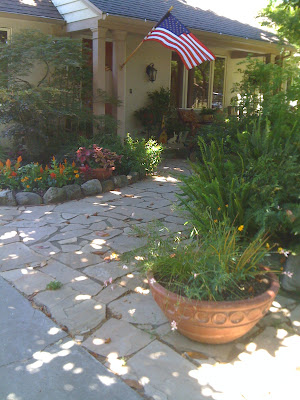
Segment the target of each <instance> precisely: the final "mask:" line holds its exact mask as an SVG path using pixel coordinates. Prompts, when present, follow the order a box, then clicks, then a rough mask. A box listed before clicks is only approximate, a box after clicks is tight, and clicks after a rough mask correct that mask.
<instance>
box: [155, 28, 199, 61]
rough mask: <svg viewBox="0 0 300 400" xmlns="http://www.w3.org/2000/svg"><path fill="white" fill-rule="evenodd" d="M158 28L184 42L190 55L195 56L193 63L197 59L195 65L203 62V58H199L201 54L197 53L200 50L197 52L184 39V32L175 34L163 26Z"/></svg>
mask: <svg viewBox="0 0 300 400" xmlns="http://www.w3.org/2000/svg"><path fill="white" fill-rule="evenodd" d="M156 30H157V31H162V32H166V34H167V35H171V36H173V37H174V39H175V40H176V41H179V42H180V43H182V45H183V46H184V49H185V51H186V52H187V53H188V55H189V57H191V55H192V56H194V57H192V60H193V61H192V63H193V64H195V61H196V62H197V63H196V64H195V65H198V63H200V64H201V63H202V62H203V60H201V58H199V55H198V54H197V53H199V50H197V52H195V51H194V49H193V48H192V47H191V46H190V43H187V42H186V41H185V40H184V36H185V35H184V34H182V35H180V36H177V35H175V34H173V33H172V32H170V31H168V30H166V29H163V28H157V29H156Z"/></svg>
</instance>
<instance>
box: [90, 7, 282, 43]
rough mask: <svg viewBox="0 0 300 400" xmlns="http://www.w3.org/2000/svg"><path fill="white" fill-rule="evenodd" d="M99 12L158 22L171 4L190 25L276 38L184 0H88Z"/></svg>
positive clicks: (233, 34) (176, 13) (231, 32)
mask: <svg viewBox="0 0 300 400" xmlns="http://www.w3.org/2000/svg"><path fill="white" fill-rule="evenodd" d="M89 1H90V2H91V3H93V4H94V5H95V6H97V7H98V8H99V9H100V10H101V11H102V12H103V13H108V14H112V15H118V16H123V17H131V18H138V19H142V20H145V19H147V20H150V21H155V22H158V21H159V20H160V19H161V18H162V17H163V16H164V14H165V13H166V12H167V11H168V10H169V8H170V7H171V6H174V9H173V10H172V14H173V15H174V16H175V17H177V18H178V19H179V20H180V22H182V23H183V24H184V25H185V26H187V27H188V28H190V29H198V30H201V31H206V32H212V33H218V34H223V35H229V36H236V37H242V38H247V39H254V40H262V41H268V42H277V41H278V39H277V37H276V36H275V35H274V34H272V33H270V32H267V31H265V30H263V29H259V28H255V27H253V26H251V25H248V24H244V23H242V22H239V21H236V20H232V19H230V18H226V17H224V16H220V15H217V14H216V13H215V12H213V11H210V10H202V9H201V8H198V7H194V6H192V5H189V4H187V3H186V2H185V0H148V1H145V0H113V1H112V0H89Z"/></svg>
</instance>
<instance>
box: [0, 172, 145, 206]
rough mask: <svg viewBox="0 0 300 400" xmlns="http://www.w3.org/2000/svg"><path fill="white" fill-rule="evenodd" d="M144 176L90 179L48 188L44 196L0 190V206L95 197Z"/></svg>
mask: <svg viewBox="0 0 300 400" xmlns="http://www.w3.org/2000/svg"><path fill="white" fill-rule="evenodd" d="M143 178H144V175H143V174H139V173H137V172H132V173H131V174H128V175H117V176H112V177H111V178H110V179H107V180H105V181H99V180H98V179H92V180H89V181H86V182H84V183H83V184H81V185H79V184H72V185H66V186H63V187H61V188H59V187H50V188H49V189H48V190H47V191H46V192H45V193H44V195H40V194H37V193H35V192H22V191H18V192H16V191H15V190H9V189H4V190H0V206H18V205H19V206H21V205H41V204H53V203H64V202H66V201H70V200H77V199H80V198H83V197H86V196H95V195H98V194H101V193H105V192H109V191H110V190H114V189H117V188H121V187H124V186H127V185H130V184H132V183H135V182H137V181H138V180H140V179H143Z"/></svg>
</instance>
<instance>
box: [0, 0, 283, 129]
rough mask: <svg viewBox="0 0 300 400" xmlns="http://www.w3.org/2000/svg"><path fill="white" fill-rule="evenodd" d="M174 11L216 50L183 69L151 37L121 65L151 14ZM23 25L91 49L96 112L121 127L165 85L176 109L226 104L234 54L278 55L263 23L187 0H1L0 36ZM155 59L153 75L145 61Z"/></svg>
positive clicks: (131, 125) (131, 123)
mask: <svg viewBox="0 0 300 400" xmlns="http://www.w3.org/2000/svg"><path fill="white" fill-rule="evenodd" d="M171 6H173V7H174V9H173V10H172V14H173V15H174V16H175V17H177V18H178V19H179V20H180V21H181V22H182V23H183V24H184V25H185V26H186V27H188V28H189V29H190V30H191V31H192V32H193V33H194V35H195V36H196V37H198V38H199V40H200V41H201V42H203V43H204V44H205V45H206V47H208V48H209V49H210V50H211V51H212V52H213V53H214V54H215V55H216V60H215V61H213V62H208V61H206V62H204V63H203V64H201V65H200V66H198V67H196V68H194V69H192V70H189V71H188V70H186V69H185V68H184V66H183V63H182V61H181V59H180V58H179V57H178V55H177V54H176V53H174V52H172V51H171V50H169V49H166V48H165V47H163V46H162V45H161V44H159V43H156V42H152V41H149V42H145V43H144V44H143V45H142V46H141V47H140V49H139V50H138V51H137V53H136V54H135V55H134V56H133V57H132V58H131V59H130V60H129V61H128V63H127V64H126V65H125V67H124V68H122V69H121V68H120V66H121V65H122V64H123V62H124V61H125V59H126V57H127V56H128V55H129V54H131V52H132V51H133V50H134V49H135V48H136V47H137V46H138V44H139V43H140V42H141V41H142V40H143V38H144V37H145V35H146V34H147V33H148V32H149V31H150V30H151V28H152V27H153V26H154V25H155V23H156V22H157V21H159V20H160V19H161V17H162V16H163V15H164V14H165V13H166V12H167V11H168V9H169V8H170V7H171ZM23 28H35V29H40V30H41V31H43V32H48V33H52V34H55V35H69V36H71V37H80V38H82V39H83V40H85V41H86V42H88V43H90V46H91V48H92V50H93V92H94V94H95V95H94V104H93V110H94V113H95V114H98V115H101V114H104V113H110V112H112V113H113V115H114V116H115V117H116V118H117V119H118V120H119V121H120V127H119V134H120V135H121V136H124V135H125V134H126V132H129V131H131V130H132V129H135V128H136V127H137V121H136V120H135V118H134V116H133V113H134V111H135V110H136V109H138V108H140V107H141V106H143V105H144V103H145V101H146V98H147V92H149V91H153V90H155V89H159V88H160V87H166V88H170V89H171V91H172V93H173V95H174V97H175V98H176V102H177V106H178V107H179V108H191V107H193V108H201V107H209V108H211V107H213V108H223V109H224V108H226V107H227V106H229V105H230V100H231V97H232V96H233V94H232V93H231V89H232V87H233V84H234V83H235V82H237V81H238V80H239V79H240V78H241V75H240V74H239V73H238V68H240V66H239V65H238V64H239V62H240V61H242V60H243V59H245V58H246V57H247V55H248V54H249V53H251V54H253V55H254V56H256V57H260V58H261V59H263V60H265V62H274V61H275V58H276V57H278V56H279V49H278V47H277V38H276V36H274V35H272V34H271V33H269V32H266V31H264V30H262V29H258V28H255V27H252V26H250V25H247V24H243V23H241V22H239V21H234V20H231V19H228V18H225V17H223V16H219V15H217V14H215V13H214V12H212V11H204V10H201V9H200V8H197V7H193V6H191V5H188V4H187V2H186V1H184V0H164V1H162V0H151V1H147V2H145V1H143V0H52V1H51V0H1V3H0V40H7V39H8V38H9V37H11V36H13V34H14V32H16V31H19V30H20V29H23ZM150 64H154V66H155V69H156V70H157V77H156V80H155V82H151V81H149V78H148V76H147V74H146V67H147V66H148V65H150ZM98 89H102V90H105V91H107V92H108V93H111V94H114V95H115V96H117V97H118V98H119V100H121V101H122V106H120V107H118V108H115V109H114V108H112V109H110V108H109V107H108V106H105V104H102V103H101V102H99V101H98V100H97V99H96V93H97V90H98Z"/></svg>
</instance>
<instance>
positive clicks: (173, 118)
mask: <svg viewBox="0 0 300 400" xmlns="http://www.w3.org/2000/svg"><path fill="white" fill-rule="evenodd" d="M134 116H135V117H136V119H138V120H139V121H140V122H141V124H142V125H143V127H144V128H145V129H146V131H147V132H148V134H150V135H151V134H152V135H156V136H157V135H158V134H159V133H160V132H161V124H162V119H163V117H165V128H166V132H167V133H168V134H169V135H172V134H173V132H176V133H179V132H180V131H184V130H186V127H185V126H184V125H183V124H182V122H181V121H180V120H179V117H178V112H177V108H176V107H175V106H174V104H173V102H172V98H171V93H170V90H169V89H165V88H163V87H161V88H160V89H159V90H155V91H153V92H148V102H147V105H146V106H144V107H142V108H140V109H138V110H136V111H135V112H134Z"/></svg>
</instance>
